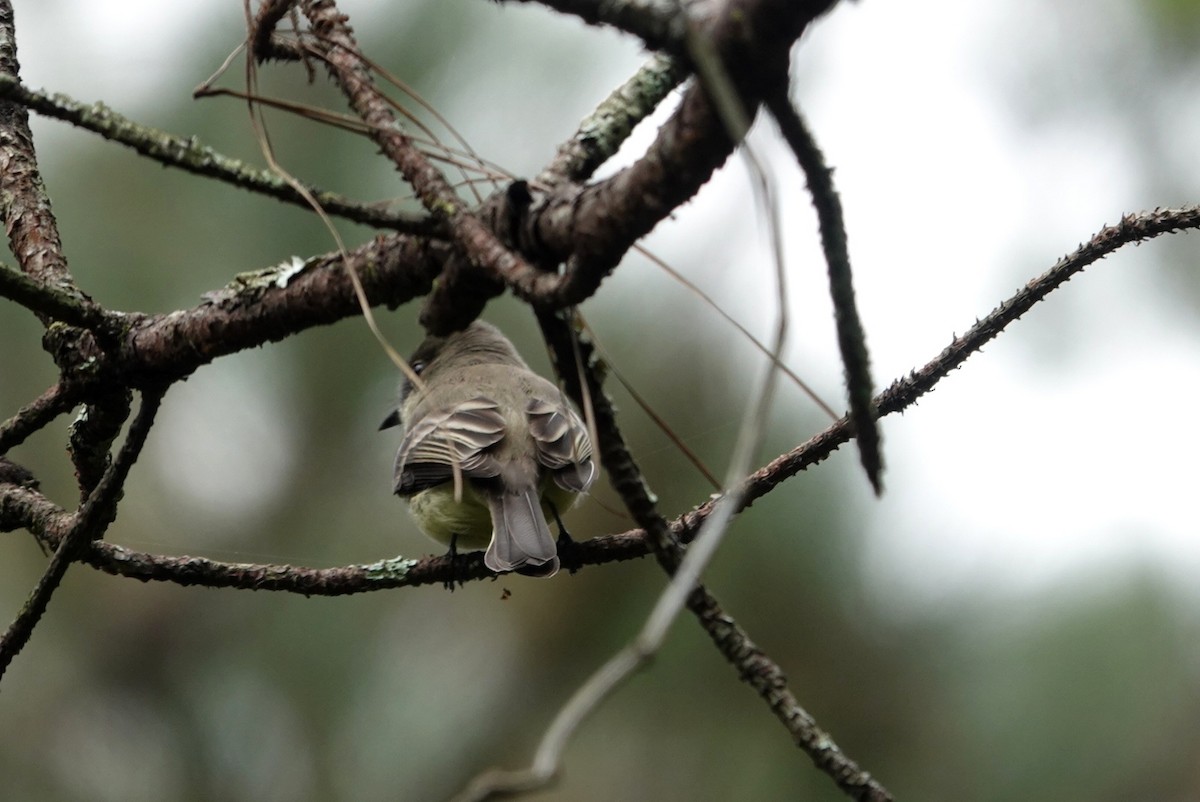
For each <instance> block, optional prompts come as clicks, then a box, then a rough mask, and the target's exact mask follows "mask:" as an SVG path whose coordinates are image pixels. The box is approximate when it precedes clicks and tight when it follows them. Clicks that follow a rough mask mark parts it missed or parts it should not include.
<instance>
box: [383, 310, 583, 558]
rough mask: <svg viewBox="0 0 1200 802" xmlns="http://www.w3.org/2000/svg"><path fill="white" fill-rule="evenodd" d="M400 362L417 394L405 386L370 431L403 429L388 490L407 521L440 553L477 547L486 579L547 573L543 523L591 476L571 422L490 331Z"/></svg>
mask: <svg viewBox="0 0 1200 802" xmlns="http://www.w3.org/2000/svg"><path fill="white" fill-rule="evenodd" d="M409 364H411V365H412V368H413V370H414V371H415V372H416V373H417V375H418V376H419V377H420V379H421V381H422V383H423V384H424V385H425V387H424V389H420V388H418V387H415V386H414V385H413V383H412V382H410V381H405V383H404V386H403V387H402V388H401V391H400V401H399V404H398V409H397V410H395V411H394V412H392V414H391V415H389V416H388V417H387V419H386V420H384V422H383V425H382V426H381V427H380V428H381V429H386V428H388V427H390V426H395V425H397V424H403V425H404V439H403V440H402V441H401V442H400V450H399V451H398V452H397V454H396V474H395V492H396V494H397V495H399V496H404V497H406V498H407V499H408V503H409V509H410V510H411V512H412V515H413V518H414V519H415V520H416V522H417V525H418V526H420V527H421V529H422V530H423V531H424V532H425V533H426V534H428V535H429V536H430V537H432V538H434V539H435V540H437V541H439V542H441V543H444V544H447V545H449V546H450V550H451V553H453V552H454V551H455V550H456V549H457V547H459V546H463V547H467V548H482V547H483V546H484V545H485V544H486V545H487V553H486V554H485V555H484V563H485V564H486V565H487V567H488V568H490V569H491V570H493V571H495V572H497V573H502V572H505V571H519V572H520V573H523V574H529V575H532V576H553V575H554V573H555V572H557V571H558V549H557V546H556V544H555V541H554V538H553V537H552V536H551V534H550V528H549V527H548V526H547V524H546V517H547V515H552V516H555V517H557V515H558V511H559V510H566V509H567V508H568V507H569V506H570V504H571V503H572V502H573V501H574V499H575V497H576V495H577V494H579V493H583V492H586V491H587V489H588V488H589V487H591V484H592V482H593V481H594V480H595V478H596V466H595V464H594V463H593V462H592V444H591V440H590V439H589V438H588V433H587V427H586V426H585V425H584V423H583V421H582V420H581V419H580V418H579V415H578V414H577V413H576V412H575V410H574V409H572V407H571V405H570V403H569V402H568V400H567V399H566V397H565V396H564V395H563V394H562V392H561V391H560V390H559V389H558V388H557V387H555V386H554V385H553V384H551V383H550V382H549V381H547V380H546V379H543V378H542V377H541V376H539V375H537V374H536V373H534V372H533V371H531V370H530V369H529V366H528V365H526V364H525V361H524V360H523V359H521V357H520V355H519V354H518V353H517V351H516V349H515V348H514V347H513V344H512V343H511V342H509V341H508V339H507V338H506V337H505V336H504V335H503V334H501V333H500V331H499V330H498V329H497V328H496V327H495V326H493V325H491V324H490V323H484V322H483V321H476V322H474V323H472V324H471V325H470V326H468V327H467V328H466V329H464V330H462V331H459V332H455V333H454V334H451V335H449V336H448V337H428V338H426V340H425V341H424V342H423V343H421V345H420V347H418V348H417V350H416V351H415V352H414V353H413V355H412V358H411V359H410V360H409ZM455 464H457V465H458V468H459V470H461V472H462V480H463V481H462V497H461V499H456V498H455V488H454V485H455V481H454V470H455V469H454V466H455Z"/></svg>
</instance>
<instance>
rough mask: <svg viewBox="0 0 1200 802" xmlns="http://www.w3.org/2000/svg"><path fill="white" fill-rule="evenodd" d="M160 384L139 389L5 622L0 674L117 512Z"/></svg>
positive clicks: (159, 394)
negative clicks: (111, 449) (120, 437)
mask: <svg viewBox="0 0 1200 802" xmlns="http://www.w3.org/2000/svg"><path fill="white" fill-rule="evenodd" d="M162 396H163V390H161V389H157V390H153V391H145V392H143V394H142V402H141V406H140V408H139V409H138V414H137V417H136V418H134V421H133V423H132V424H131V425H130V427H129V434H128V436H127V437H126V438H125V442H124V443H123V444H122V445H121V450H120V451H119V452H118V453H117V457H116V459H114V460H113V461H112V462H111V463H110V464H109V466H108V469H107V470H105V472H104V476H103V477H102V478H101V479H100V481H99V482H98V483H97V484H96V486H95V488H94V489H93V490H92V492H91V494H90V495H89V496H88V498H87V501H85V502H84V503H83V505H82V506H81V507H80V508H79V511H78V512H77V513H76V514H75V515H74V516H72V517H73V519H74V520H73V523H72V525H71V528H70V529H69V530H68V531H67V533H66V535H65V536H64V537H63V538H62V539H61V540H60V541H59V542H58V546H57V548H55V550H54V556H53V557H52V558H51V559H50V564H49V565H48V566H46V570H45V572H43V574H42V577H41V579H39V580H38V583H37V585H36V586H35V587H34V589H33V592H32V593H30V595H29V598H28V599H27V600H26V601H25V604H24V605H23V606H22V608H21V611H20V612H19V613H18V614H17V617H16V618H15V619H14V620H13V622H12V624H10V625H9V627H8V630H7V631H6V632H5V633H4V636H3V638H0V678H3V676H4V672H5V671H6V670H7V669H8V666H9V664H10V663H12V660H13V658H14V657H16V656H17V654H18V653H19V652H20V651H21V649H22V648H24V646H25V644H26V643H28V642H29V638H30V636H31V635H32V634H33V629H34V627H35V626H37V623H38V621H40V620H41V618H42V615H43V614H44V613H45V612H46V607H47V605H49V604H50V597H51V596H53V595H54V591H55V590H56V589H57V588H58V586H59V583H60V582H61V581H62V578H63V575H64V574H66V572H67V567H68V566H69V565H70V564H71V563H72V562H73V561H75V560H77V559H78V558H79V556H80V554H81V553H82V552H83V550H84V549H85V548H86V546H87V543H88V542H89V541H91V540H95V539H96V538H98V537H100V536H101V535H102V534H103V532H104V530H105V529H106V528H107V527H108V525H109V524H110V523H112V521H113V520H114V518H115V517H116V513H117V501H118V499H119V498H120V496H121V491H122V488H123V486H124V484H125V478H126V477H127V476H128V475H129V469H130V468H132V467H133V463H134V462H136V461H137V458H138V455H139V454H140V453H141V451H142V446H144V445H145V443H146V436H147V435H148V434H149V433H150V428H151V426H152V425H153V424H154V416H155V414H156V413H157V412H158V407H159V403H160V402H161V401H162Z"/></svg>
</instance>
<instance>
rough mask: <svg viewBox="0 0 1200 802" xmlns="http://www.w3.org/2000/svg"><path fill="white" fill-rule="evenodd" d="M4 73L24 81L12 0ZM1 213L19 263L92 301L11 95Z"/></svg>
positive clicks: (0, 61)
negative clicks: (71, 260)
mask: <svg viewBox="0 0 1200 802" xmlns="http://www.w3.org/2000/svg"><path fill="white" fill-rule="evenodd" d="M0 77H2V78H5V79H7V80H8V81H10V82H19V81H20V65H19V64H18V63H17V40H16V30H15V28H14V21H13V10H12V3H11V2H9V0H0ZM0 217H2V218H3V220H4V225H5V227H6V228H7V230H8V243H9V247H10V248H12V252H13V255H15V256H16V257H17V263H18V264H19V265H20V266H21V269H22V270H23V271H24V272H26V273H28V274H29V275H30V276H31V277H32V278H33V279H35V280H37V281H40V282H42V283H43V284H47V285H50V286H52V287H54V288H55V289H57V290H60V291H61V292H65V293H68V294H71V295H73V296H74V297H75V298H76V300H77V301H78V302H79V303H80V304H88V305H90V304H91V303H92V301H91V299H90V298H88V297H87V296H86V295H84V294H83V293H81V292H80V291H79V290H78V288H76V286H75V282H74V280H73V279H72V278H71V274H70V272H69V271H68V270H67V263H66V260H65V259H64V258H63V254H62V242H61V240H60V239H59V236H58V224H57V223H56V222H55V219H54V215H53V213H52V212H51V211H50V198H49V196H48V195H47V194H46V187H45V185H44V184H43V183H42V175H41V172H40V171H39V170H38V166H37V155H36V154H35V153H34V147H33V134H32V133H31V132H30V130H29V112H27V111H26V110H25V108H24V107H23V106H21V105H20V104H18V103H14V102H12V101H7V100H5V101H0Z"/></svg>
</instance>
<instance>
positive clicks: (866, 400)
mask: <svg viewBox="0 0 1200 802" xmlns="http://www.w3.org/2000/svg"><path fill="white" fill-rule="evenodd" d="M767 107H768V108H769V109H770V111H771V115H772V116H773V117H774V118H775V121H776V122H777V123H778V124H779V130H780V132H781V133H782V134H783V138H784V139H785V140H787V143H788V145H789V146H790V147H791V149H792V152H793V153H794V154H795V155H796V160H797V161H798V162H799V163H800V168H801V169H802V170H804V175H805V176H806V177H807V178H808V191H809V192H810V193H811V195H812V200H813V208H815V209H816V211H817V220H818V221H819V226H820V229H821V247H822V249H823V250H824V251H825V264H826V265H828V270H829V293H830V295H831V296H832V299H833V316H834V323H835V325H836V327H837V340H838V349H839V350H840V351H841V355H842V365H843V366H844V369H845V373H846V394H847V396H848V398H849V401H850V420H852V421H853V422H854V428H855V431H856V432H857V433H858V434H857V436H856V440H857V442H858V453H859V460H860V461H861V462H862V466H863V470H865V471H866V473H867V478H868V479H869V480H870V481H871V486H872V487H873V488H875V495H879V494H881V493H882V492H883V452H882V449H881V446H880V436H879V427H877V426H876V425H875V412H874V410H872V409H871V396H872V395H873V394H874V392H875V388H874V383H873V382H872V380H871V364H870V358H869V356H868V353H867V335H866V332H864V331H863V326H862V321H861V320H860V318H859V315H858V305H857V304H856V303H855V301H854V281H853V276H852V273H851V269H850V249H849V246H848V245H847V243H846V222H845V219H844V216H843V214H842V201H841V198H839V197H838V193H837V189H836V188H835V187H834V185H833V171H832V170H831V169H829V167H828V166H826V164H825V157H824V155H822V153H821V150H820V148H819V147H817V143H816V140H815V139H814V138H813V136H812V134H811V133H810V132H809V130H808V127H807V126H806V125H805V124H804V119H803V118H802V117H801V116H800V112H799V111H798V110H797V109H796V107H795V106H793V105H792V102H791V100H790V98H789V97H788V92H787V84H786V83H781V84H779V85H778V86H777V87H776V89H775V90H774V91H772V92H770V93H768V95H767Z"/></svg>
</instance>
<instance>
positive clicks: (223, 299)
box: [117, 234, 449, 384]
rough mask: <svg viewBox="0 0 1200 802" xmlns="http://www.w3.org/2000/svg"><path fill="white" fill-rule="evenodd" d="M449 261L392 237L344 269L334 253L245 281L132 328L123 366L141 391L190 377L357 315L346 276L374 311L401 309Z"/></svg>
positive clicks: (439, 248)
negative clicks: (355, 279)
mask: <svg viewBox="0 0 1200 802" xmlns="http://www.w3.org/2000/svg"><path fill="white" fill-rule="evenodd" d="M448 254H449V248H448V246H447V245H446V244H445V243H444V242H436V241H430V240H427V239H423V238H418V237H409V236H406V235H402V234H386V235H381V236H379V237H376V238H375V239H374V240H372V241H371V242H368V243H367V244H365V245H362V246H360V247H358V248H355V249H354V250H352V251H350V252H349V262H348V263H346V264H343V262H342V257H341V255H340V254H336V253H333V254H326V255H324V256H316V257H312V258H310V259H308V260H307V261H304V260H300V259H295V260H293V261H292V262H288V263H285V264H283V265H279V266H277V267H274V268H269V269H267V270H262V271H258V272H256V273H246V274H242V275H240V276H238V277H236V278H235V279H234V281H233V282H231V283H230V284H229V285H227V286H225V287H223V288H222V289H220V290H217V291H215V292H212V293H209V294H208V295H207V296H206V297H205V301H204V303H202V304H200V305H199V306H197V307H194V308H192V309H186V310H180V311H177V312H171V313H170V314H166V315H155V316H142V317H140V318H138V319H137V320H135V321H133V322H132V324H131V325H130V328H129V333H128V335H127V337H126V338H125V341H124V343H123V345H122V348H121V350H120V351H119V353H118V354H117V359H118V364H119V365H120V366H121V370H122V371H124V372H125V373H127V374H130V375H131V376H132V377H133V380H134V382H135V384H136V383H140V382H142V381H146V380H150V381H158V380H160V379H163V378H170V377H180V376H186V375H187V374H189V373H191V372H192V371H194V370H195V369H196V368H197V367H199V366H200V365H204V364H207V363H208V362H211V361H212V360H213V359H216V358H217V357H219V356H224V355H226V354H231V353H235V352H237V351H241V350H244V349H246V348H253V347H255V346H258V345H262V344H264V343H267V342H275V341H278V340H282V339H283V338H284V337H287V336H288V335H290V334H295V333H296V332H299V331H303V330H305V329H308V328H311V327H313V326H319V325H325V324H328V323H333V322H335V321H337V320H341V319H343V318H346V317H351V316H354V315H356V314H358V313H359V312H360V309H359V306H358V301H357V299H356V297H355V295H354V288H353V286H352V284H351V281H350V277H349V276H348V275H347V272H346V271H347V270H354V271H356V272H357V274H358V276H359V278H360V280H361V281H362V284H363V289H364V290H365V291H366V293H367V298H368V300H370V302H371V303H372V304H383V305H385V306H387V307H388V308H395V307H397V306H399V305H400V304H403V303H407V302H409V301H411V300H413V299H414V298H417V297H419V296H421V295H424V294H426V293H428V292H429V289H430V287H431V286H432V284H433V280H434V278H435V277H436V276H437V275H438V273H439V271H440V270H441V269H442V265H443V263H444V262H445V260H446V258H447V256H448Z"/></svg>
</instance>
